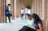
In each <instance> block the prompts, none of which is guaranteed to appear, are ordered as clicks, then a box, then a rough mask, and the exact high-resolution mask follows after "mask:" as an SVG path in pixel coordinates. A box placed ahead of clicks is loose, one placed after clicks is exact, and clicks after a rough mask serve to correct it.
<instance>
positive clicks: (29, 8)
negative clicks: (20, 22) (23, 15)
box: [26, 6, 31, 14]
mask: <svg viewBox="0 0 48 31" xmlns="http://www.w3.org/2000/svg"><path fill="white" fill-rule="evenodd" d="M26 8H28V14H31V7H30V6H27V7H26Z"/></svg>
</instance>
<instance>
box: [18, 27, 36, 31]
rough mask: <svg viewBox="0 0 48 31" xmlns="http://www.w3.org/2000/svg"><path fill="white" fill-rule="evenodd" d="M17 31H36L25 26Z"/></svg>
mask: <svg viewBox="0 0 48 31" xmlns="http://www.w3.org/2000/svg"><path fill="white" fill-rule="evenodd" d="M19 31H36V30H34V29H32V28H30V27H27V26H23V27H22V29H20V30H19Z"/></svg>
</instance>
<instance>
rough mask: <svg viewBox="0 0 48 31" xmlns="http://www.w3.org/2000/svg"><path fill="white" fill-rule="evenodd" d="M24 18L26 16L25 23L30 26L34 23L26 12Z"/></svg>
mask: <svg viewBox="0 0 48 31" xmlns="http://www.w3.org/2000/svg"><path fill="white" fill-rule="evenodd" d="M26 18H27V20H26V22H27V24H28V25H31V26H32V25H33V24H34V21H33V20H32V19H31V15H30V14H27V16H26Z"/></svg>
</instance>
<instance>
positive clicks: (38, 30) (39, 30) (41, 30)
mask: <svg viewBox="0 0 48 31" xmlns="http://www.w3.org/2000/svg"><path fill="white" fill-rule="evenodd" d="M38 26H39V28H40V29H37V31H43V29H42V25H41V23H39V24H38Z"/></svg>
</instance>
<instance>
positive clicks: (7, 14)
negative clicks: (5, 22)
mask: <svg viewBox="0 0 48 31" xmlns="http://www.w3.org/2000/svg"><path fill="white" fill-rule="evenodd" d="M6 17H8V19H9V22H11V21H10V16H8V14H6Z"/></svg>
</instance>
